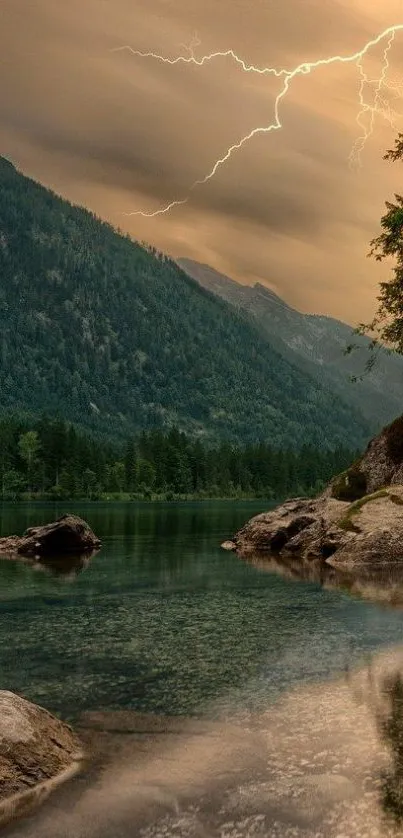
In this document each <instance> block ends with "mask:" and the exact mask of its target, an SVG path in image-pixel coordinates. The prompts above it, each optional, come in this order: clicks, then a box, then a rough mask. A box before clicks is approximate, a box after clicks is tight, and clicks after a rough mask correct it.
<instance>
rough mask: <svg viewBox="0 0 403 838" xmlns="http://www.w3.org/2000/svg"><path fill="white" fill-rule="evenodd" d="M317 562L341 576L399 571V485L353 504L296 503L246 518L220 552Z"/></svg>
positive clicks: (402, 518) (402, 555) (402, 507)
mask: <svg viewBox="0 0 403 838" xmlns="http://www.w3.org/2000/svg"><path fill="white" fill-rule="evenodd" d="M229 548H231V549H233V550H236V551H237V552H238V553H239V554H240V555H242V556H245V557H247V556H250V555H251V554H262V553H266V554H268V555H276V556H279V557H284V558H287V557H291V556H294V557H299V558H300V559H301V560H302V561H312V560H316V561H317V560H319V561H322V562H326V563H327V564H329V565H331V566H332V567H336V568H339V569H341V570H350V569H352V568H356V567H357V566H360V567H365V566H371V567H374V566H376V565H378V566H385V564H394V563H401V564H402V566H403V485H399V486H391V487H388V488H385V489H382V490H380V491H379V492H375V493H373V494H371V495H366V496H365V497H363V498H361V499H360V500H358V501H355V502H353V503H349V502H348V501H338V500H335V499H334V498H332V497H329V496H323V495H322V496H321V497H319V498H316V499H314V500H311V499H306V498H297V499H295V500H290V501H287V502H286V503H284V504H282V505H281V506H279V507H277V509H274V510H272V511H271V512H266V513H263V514H262V515H257V516H256V517H255V518H252V519H251V520H250V521H249V522H248V523H247V524H246V525H245V526H244V527H243V528H242V529H241V530H240V531H239V532H238V533H237V535H236V536H235V538H234V540H233V542H231V543H230V544H229V543H228V542H227V544H226V549H229Z"/></svg>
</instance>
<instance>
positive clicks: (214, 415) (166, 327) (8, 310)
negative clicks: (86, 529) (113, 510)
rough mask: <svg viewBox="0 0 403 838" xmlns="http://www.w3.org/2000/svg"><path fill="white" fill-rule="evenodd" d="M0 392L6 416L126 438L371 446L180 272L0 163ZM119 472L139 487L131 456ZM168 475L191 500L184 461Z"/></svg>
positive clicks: (324, 394)
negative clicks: (166, 435)
mask: <svg viewBox="0 0 403 838" xmlns="http://www.w3.org/2000/svg"><path fill="white" fill-rule="evenodd" d="M0 392H1V409H2V410H3V411H4V410H6V411H8V410H14V411H19V412H23V411H28V410H29V412H30V413H31V414H35V415H36V416H38V415H39V414H40V413H42V411H43V410H45V411H47V412H48V413H49V414H51V415H52V416H53V415H59V416H60V415H61V416H62V417H63V418H65V419H67V420H69V421H70V422H73V423H76V424H77V425H79V426H81V427H84V428H86V429H87V430H89V431H91V432H94V433H95V432H96V433H98V434H99V435H104V436H105V437H106V436H107V437H109V438H110V439H119V440H121V441H123V440H127V438H129V437H133V435H138V433H139V432H140V431H141V430H143V429H145V430H149V431H150V430H153V429H159V430H161V431H164V432H168V431H169V429H170V428H173V427H175V426H178V427H180V428H181V430H184V431H186V433H189V434H190V435H191V436H193V438H194V439H196V438H197V437H199V438H200V439H202V440H203V444H206V442H208V443H210V444H211V443H216V442H218V441H219V440H224V439H227V440H228V441H229V442H231V443H238V442H242V443H244V444H254V443H257V442H258V441H259V440H265V441H270V444H271V445H273V446H275V447H276V448H286V447H288V446H292V447H294V448H295V449H297V448H300V447H301V446H302V445H303V443H304V442H306V443H308V444H310V445H311V446H314V447H316V448H323V449H325V448H330V447H346V448H351V447H354V446H361V445H362V444H363V443H364V442H366V441H367V439H368V438H369V436H370V432H369V429H368V427H367V424H366V422H365V421H364V420H363V419H362V416H361V414H360V413H359V411H358V410H357V411H356V412H355V411H354V410H353V409H352V408H351V407H349V406H347V405H346V404H344V403H343V401H342V400H341V399H340V398H339V397H337V396H336V395H335V394H333V393H332V392H331V391H330V390H329V389H326V388H325V387H323V386H322V384H321V383H320V382H319V381H317V380H314V379H313V378H311V377H310V376H309V375H308V374H305V373H304V372H303V371H301V370H298V369H297V368H296V367H294V366H293V365H292V363H290V362H288V361H287V360H285V359H284V358H283V357H282V356H281V355H280V354H278V353H277V352H276V350H275V348H273V347H272V346H270V345H269V343H268V342H267V340H266V339H265V338H264V336H263V335H262V334H261V331H259V329H258V328H257V326H256V325H255V324H254V323H253V322H251V321H250V320H248V318H247V317H246V316H243V315H242V314H241V313H238V312H236V311H234V310H233V309H232V308H231V307H230V306H229V305H228V304H227V303H226V302H224V301H222V300H220V299H218V298H217V297H214V296H213V295H212V294H210V293H209V292H208V291H205V290H204V289H202V288H201V287H200V286H199V285H198V284H197V283H196V282H194V281H193V280H192V279H190V278H189V277H188V276H187V275H186V274H185V273H184V272H183V271H182V270H180V268H179V267H178V266H177V265H176V263H175V262H173V261H172V260H171V259H169V258H167V257H166V256H164V255H162V254H159V253H157V252H156V251H155V250H153V249H152V248H147V247H144V246H141V245H139V244H137V243H135V242H133V241H131V240H130V238H129V237H128V236H122V235H119V234H118V233H117V232H115V231H114V230H113V229H112V228H111V227H110V226H109V225H108V224H105V223H103V222H101V221H100V220H99V219H97V218H96V217H95V216H94V215H93V214H92V213H90V212H87V211H85V210H83V209H79V208H77V207H73V206H71V205H70V204H69V203H68V202H67V201H63V200H62V199H60V198H58V197H57V196H55V195H54V194H53V193H52V192H50V191H49V190H47V189H44V188H43V187H42V186H40V185H39V184H37V183H35V182H34V181H32V180H29V179H28V178H25V177H23V176H22V175H21V174H20V173H18V172H17V171H16V170H15V169H14V167H13V166H12V165H11V164H9V163H8V162H7V161H4V160H3V161H1V159H0ZM72 433H73V432H72ZM52 445H53V448H54V450H53V453H52V454H50V451H49V456H50V457H51V460H52V469H53V473H54V485H55V487H56V488H55V492H56V494H57V493H58V492H60V491H61V489H60V485H63V486H72V485H73V484H72V472H71V469H70V471H69V470H67V471H66V470H64V471H63V475H62V473H61V462H62V459H63V452H62V449H61V447H60V445H57V444H56V442H55V441H53V442H52ZM175 456H176V455H175ZM178 456H179V459H180V457H181V454H180V453H179V454H178ZM146 459H147V458H146ZM122 462H123V463H124V468H125V478H124V479H125V481H126V480H128V484H129V485H130V486H131V487H132V488H133V487H134V482H135V478H134V475H135V469H136V467H135V464H134V462H133V459H132V455H131V454H130V453H129V452H128V451H126V452H124V454H123V459H122ZM155 467H156V480H157V483H158V468H159V465H158V462H157V463H156V466H155ZM171 468H172V469H174V471H175V474H177V475H179V474H180V477H178V478H177V481H176V484H175V481H172V480H171V478H169V482H170V484H172V485H175V486H176V489H175V490H177V491H183V490H186V488H187V486H188V485H189V472H188V470H187V467H186V464H185V463H184V461H183V458H182V464H180V463H179V462H174V461H173V462H172V463H171ZM203 468H204V466H203V464H200V469H201V473H202V472H203ZM277 468H278V470H281V462H280V463H279V464H278V465H277ZM118 471H119V470H116V469H115V471H114V472H113V479H112V480H113V482H114V485H116V486H118V485H121V484H122V479H123V478H122V475H121V473H120V472H119V473H118ZM200 479H202V478H201V477H200ZM226 480H227V476H226V475H224V483H225V482H226ZM221 482H222V481H221ZM218 485H220V482H219V481H218ZM235 485H236V483H235Z"/></svg>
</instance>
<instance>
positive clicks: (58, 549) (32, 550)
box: [0, 515, 101, 559]
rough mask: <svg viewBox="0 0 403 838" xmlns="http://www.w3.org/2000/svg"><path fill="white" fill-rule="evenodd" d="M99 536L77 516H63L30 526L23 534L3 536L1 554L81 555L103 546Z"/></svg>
mask: <svg viewBox="0 0 403 838" xmlns="http://www.w3.org/2000/svg"><path fill="white" fill-rule="evenodd" d="M100 544H101V542H100V540H99V538H97V536H96V535H95V534H94V533H93V532H92V530H91V529H90V527H89V526H88V524H87V523H86V522H85V521H83V520H82V519H81V518H78V517H77V516H76V515H63V516H62V517H61V518H58V520H57V521H53V522H52V523H50V524H45V525H44V526H40V527H31V528H30V529H28V530H27V531H26V532H25V533H24V535H22V536H18V535H11V536H8V537H7V538H0V556H5V557H7V558H17V557H18V556H26V557H30V558H35V559H37V558H41V557H46V556H62V555H82V554H84V553H86V552H90V551H93V550H95V549H97V548H98V547H99V546H100Z"/></svg>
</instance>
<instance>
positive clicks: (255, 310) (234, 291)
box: [178, 259, 403, 431]
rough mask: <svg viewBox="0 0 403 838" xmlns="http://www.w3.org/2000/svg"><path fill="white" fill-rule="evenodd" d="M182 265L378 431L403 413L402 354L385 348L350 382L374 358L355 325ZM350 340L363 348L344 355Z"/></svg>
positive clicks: (261, 289) (195, 265) (200, 268)
mask: <svg viewBox="0 0 403 838" xmlns="http://www.w3.org/2000/svg"><path fill="white" fill-rule="evenodd" d="M178 264H179V265H180V266H181V267H182V268H183V269H184V270H186V272H187V273H188V274H189V276H191V277H193V278H194V279H196V280H197V281H198V282H199V283H200V285H201V286H202V287H203V288H207V289H208V290H210V291H212V292H213V293H214V294H217V295H218V296H219V297H221V298H222V299H224V300H226V301H227V302H229V303H231V305H233V306H234V307H235V308H236V309H238V310H241V311H245V312H247V313H248V314H249V315H250V316H251V317H252V318H253V319H254V322H255V323H256V325H258V326H259V327H260V328H261V331H262V332H263V334H264V335H265V336H266V337H267V339H268V340H269V341H270V342H271V343H272V345H274V346H275V348H276V350H277V351H278V352H279V353H280V354H281V355H282V356H283V357H285V358H287V359H288V360H289V361H290V362H291V363H292V364H294V365H295V366H297V367H298V368H299V369H301V370H302V371H303V372H305V373H308V374H310V375H312V376H313V377H314V378H316V379H317V380H319V381H320V382H321V383H322V384H323V385H324V386H327V387H330V388H331V389H332V390H333V391H334V392H336V393H338V394H339V395H340V396H341V398H342V399H343V400H344V401H346V402H348V403H350V404H351V405H353V406H354V407H355V408H356V409H359V410H362V411H363V412H364V413H365V416H366V417H367V419H368V421H369V422H370V424H371V427H372V428H373V429H374V431H376V430H379V428H380V427H382V426H383V425H385V424H386V423H388V422H390V421H391V420H392V419H394V418H395V417H396V416H398V415H400V414H401V412H402V409H403V358H401V357H400V356H399V355H396V354H393V355H390V354H388V353H387V352H386V351H385V350H382V351H381V353H380V354H379V355H378V356H377V361H376V364H375V366H374V367H373V369H372V370H371V371H370V372H369V373H366V374H365V376H364V378H363V380H362V381H361V380H358V381H357V382H355V383H352V382H351V376H360V375H361V374H362V372H363V371H364V369H365V364H366V361H367V360H368V358H369V357H370V356H369V353H368V345H369V343H370V340H369V338H366V337H356V336H353V337H352V328H351V326H347V325H346V323H341V322H340V321H339V320H335V319H333V318H332V317H324V316H321V315H315V314H301V312H299V311H296V310H295V309H293V308H291V306H289V305H288V304H287V303H285V302H284V300H282V299H281V298H280V297H278V296H277V294H275V293H274V292H273V291H271V290H270V288H267V287H265V286H264V285H261V284H260V283H256V285H254V286H249V285H241V284H240V283H238V282H234V280H232V279H229V278H228V277H227V276H224V275H223V274H220V273H218V272H217V271H215V270H214V269H213V268H210V267H209V266H208V265H201V264H199V263H198V262H193V261H191V260H190V259H178ZM352 342H354V343H357V345H358V346H359V350H360V351H357V352H353V353H352V354H350V355H345V353H344V350H345V348H346V346H348V344H351V343H352Z"/></svg>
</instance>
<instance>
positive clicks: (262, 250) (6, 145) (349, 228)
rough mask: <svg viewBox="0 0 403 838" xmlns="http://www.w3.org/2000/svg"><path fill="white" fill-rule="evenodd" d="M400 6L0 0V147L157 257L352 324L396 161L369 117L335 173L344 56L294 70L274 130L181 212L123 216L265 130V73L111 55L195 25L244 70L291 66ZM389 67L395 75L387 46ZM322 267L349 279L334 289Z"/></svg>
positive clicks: (388, 20) (290, 0)
mask: <svg viewBox="0 0 403 838" xmlns="http://www.w3.org/2000/svg"><path fill="white" fill-rule="evenodd" d="M400 5H401V4H400V2H397V0H374V2H373V3H372V4H371V9H370V10H368V8H367V6H368V4H367V3H364V2H363V0H348V2H347V0H284V2H283V3H278V2H277V0H276V2H275V1H274V0H271V2H270V0H255V2H253V3H252V2H250V0H237V2H234V0H220V3H217V2H216V0H194V2H192V3H189V2H188V0H147V2H146V0H144V2H139V3H136V4H133V3H132V2H131V0H114V2H110V0H70V2H69V3H68V4H55V3H54V2H53V0H38V2H37V3H35V4H27V3H26V2H25V0H13V3H9V4H7V3H6V4H3V5H2V7H1V15H2V20H1V23H2V26H1V35H0V37H1V38H2V49H1V55H2V60H3V64H4V67H5V69H6V74H7V84H4V85H2V89H1V91H0V139H1V143H2V149H3V153H4V154H5V155H6V156H8V157H10V158H11V159H14V160H15V162H16V163H17V164H18V165H19V166H20V167H21V168H22V169H23V170H24V171H26V173H27V174H29V175H31V176H34V177H36V178H38V179H40V180H42V181H43V182H44V183H46V184H47V185H49V186H51V187H53V188H55V189H56V190H57V191H61V192H62V193H63V194H64V195H65V196H66V197H68V198H69V199H70V200H73V201H74V200H75V201H78V202H80V203H84V204H86V205H87V206H89V207H90V208H91V209H92V210H95V211H96V212H97V213H98V214H100V215H101V216H103V217H105V218H107V219H108V220H109V221H111V222H112V223H113V224H115V225H119V226H120V227H125V228H126V229H127V230H128V231H129V232H130V233H131V234H132V235H133V236H134V237H136V238H139V239H147V240H149V241H151V242H152V243H154V244H156V245H157V246H159V247H161V248H164V249H166V250H168V251H169V252H170V253H172V255H174V256H180V255H183V256H189V257H191V258H196V259H200V260H202V261H208V260H210V261H211V262H212V263H213V267H217V268H218V269H220V270H223V269H224V267H225V270H226V271H228V272H229V273H230V274H231V275H232V276H234V278H239V279H241V281H253V280H254V279H255V278H256V277H258V278H259V281H262V282H265V281H266V282H268V283H271V284H273V282H274V283H275V285H276V289H277V291H278V293H280V294H283V295H284V296H285V297H286V298H287V299H288V301H289V302H291V303H294V304H298V305H300V306H301V307H303V308H305V309H306V308H310V309H312V308H313V309H315V310H321V311H324V312H327V313H331V314H335V315H337V316H340V317H344V318H349V319H350V320H353V322H354V321H355V319H358V320H361V319H365V318H366V317H368V316H369V315H370V314H371V312H372V310H373V308H374V305H375V294H374V288H375V287H376V279H375V277H379V267H377V268H376V271H375V267H374V266H372V265H370V264H369V262H368V260H366V259H365V255H366V252H367V250H368V241H369V239H370V238H372V237H373V235H376V233H377V231H378V228H379V218H380V214H381V213H382V211H383V201H384V200H385V199H386V198H388V197H389V196H390V195H391V194H392V193H393V191H394V181H395V179H396V169H393V167H391V164H385V163H384V161H383V160H382V154H383V152H384V150H385V148H387V147H389V146H390V145H391V144H392V143H393V134H392V133H391V131H390V129H387V128H385V127H384V126H382V125H381V124H379V125H377V130H376V133H375V135H374V137H373V139H372V141H371V143H370V144H369V145H368V148H367V149H366V151H365V154H364V163H365V168H364V170H363V172H362V173H361V174H359V175H353V174H352V173H351V172H350V171H349V169H348V166H347V158H348V153H349V150H350V147H351V143H352V142H353V141H354V138H355V136H356V132H357V125H356V123H355V117H356V113H357V91H358V84H359V78H358V74H357V72H356V71H355V70H354V68H353V67H351V66H347V67H337V68H335V67H333V68H328V69H326V70H325V69H322V70H320V71H318V72H317V73H315V75H312V76H311V77H309V78H308V77H301V78H298V79H296V80H295V82H293V84H292V87H291V89H290V94H289V96H288V97H287V99H286V100H284V102H283V104H282V111H281V115H282V120H283V125H284V129H283V130H282V131H281V132H276V133H272V134H270V135H265V136H260V137H257V138H255V139H254V140H253V141H251V143H250V144H248V145H247V146H245V147H244V148H243V149H242V150H241V151H239V152H238V153H237V154H234V156H233V158H232V159H231V160H230V161H229V163H228V164H227V165H226V166H225V167H224V166H223V167H222V168H221V169H220V170H219V171H218V173H217V176H216V177H215V179H214V180H212V181H210V182H209V183H207V184H205V185H204V186H202V187H200V188H198V189H195V190H194V191H193V192H192V193H191V198H190V201H189V203H188V204H187V205H186V206H185V207H180V208H177V209H175V210H174V212H173V213H172V214H170V215H164V216H160V217H158V218H155V219H144V218H141V217H139V216H132V217H130V218H129V217H126V216H124V215H123V213H128V212H131V211H136V210H139V209H143V208H144V209H145V210H148V211H153V210H155V209H158V208H159V207H160V206H162V205H164V203H166V202H168V201H170V200H171V199H175V198H182V197H185V196H186V195H188V194H189V187H190V185H191V184H192V182H193V181H194V180H196V179H198V178H200V177H203V175H205V174H206V172H208V171H209V170H210V169H211V166H212V164H213V163H214V161H215V160H216V159H217V157H220V156H221V155H222V154H223V153H225V151H226V149H227V148H228V146H229V145H231V144H232V143H233V142H236V141H238V140H239V139H240V137H242V136H243V135H244V134H245V133H247V132H248V131H250V130H251V128H253V127H255V126H256V125H267V124H269V123H270V122H271V121H272V119H273V103H274V97H275V95H276V92H278V89H279V87H278V85H279V83H278V82H275V80H273V79H268V78H267V77H256V76H252V75H248V74H244V73H242V72H241V71H240V70H239V68H237V67H236V66H234V65H233V64H231V62H230V61H229V60H228V59H226V60H224V59H220V60H218V61H217V62H214V63H211V64H209V65H206V66H205V67H203V68H195V67H190V66H187V67H186V66H175V67H170V66H168V65H162V64H160V63H158V62H155V61H153V60H151V59H140V58H136V57H135V56H133V55H131V54H130V53H128V52H122V51H121V52H113V51H112V50H114V49H115V48H116V47H120V46H122V45H125V44H130V45H131V46H132V47H133V48H134V49H141V50H144V51H147V50H149V49H155V50H156V51H157V52H161V53H163V54H166V55H170V56H174V55H176V54H178V52H179V51H182V52H183V46H182V47H181V46H180V44H183V43H186V42H187V43H189V41H190V40H191V38H192V36H193V34H194V32H195V31H197V33H198V36H199V38H200V39H201V41H202V46H201V47H200V49H201V50H203V51H204V50H206V51H210V50H217V49H219V50H226V49H228V48H230V47H231V48H233V49H235V50H236V51H238V52H239V54H241V55H242V57H244V58H245V60H247V61H250V62H253V63H256V64H269V63H271V64H273V65H277V66H286V67H292V66H295V65H296V64H298V63H299V62H300V61H305V60H311V59H315V58H316V57H317V58H319V57H323V56H324V55H326V54H331V53H339V54H349V53H351V52H354V51H355V50H357V49H359V48H360V47H361V46H362V45H363V43H364V42H365V41H366V40H367V39H368V38H369V37H371V36H373V35H374V34H376V33H377V32H378V31H380V30H381V29H382V28H384V27H386V26H388V25H391V24H393V23H396V22H398V19H399V8H400ZM379 55H381V52H380V53H379ZM393 67H394V75H396V73H399V69H401V67H400V68H399V63H398V51H397V49H396V48H395V49H394V52H393ZM235 229H236V236H235V235H234V230H235ZM206 256H207V257H208V258H206ZM296 271H298V280H297V278H295V279H293V278H292V275H294V274H295V272H296ZM340 276H342V277H347V276H348V277H349V285H350V290H349V295H348V300H347V299H346V298H345V295H344V292H343V288H342V287H340ZM352 282H353V284H352ZM301 283H302V285H301ZM297 286H298V289H299V290H298V292H297V291H296V287H297ZM302 286H303V287H302Z"/></svg>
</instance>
